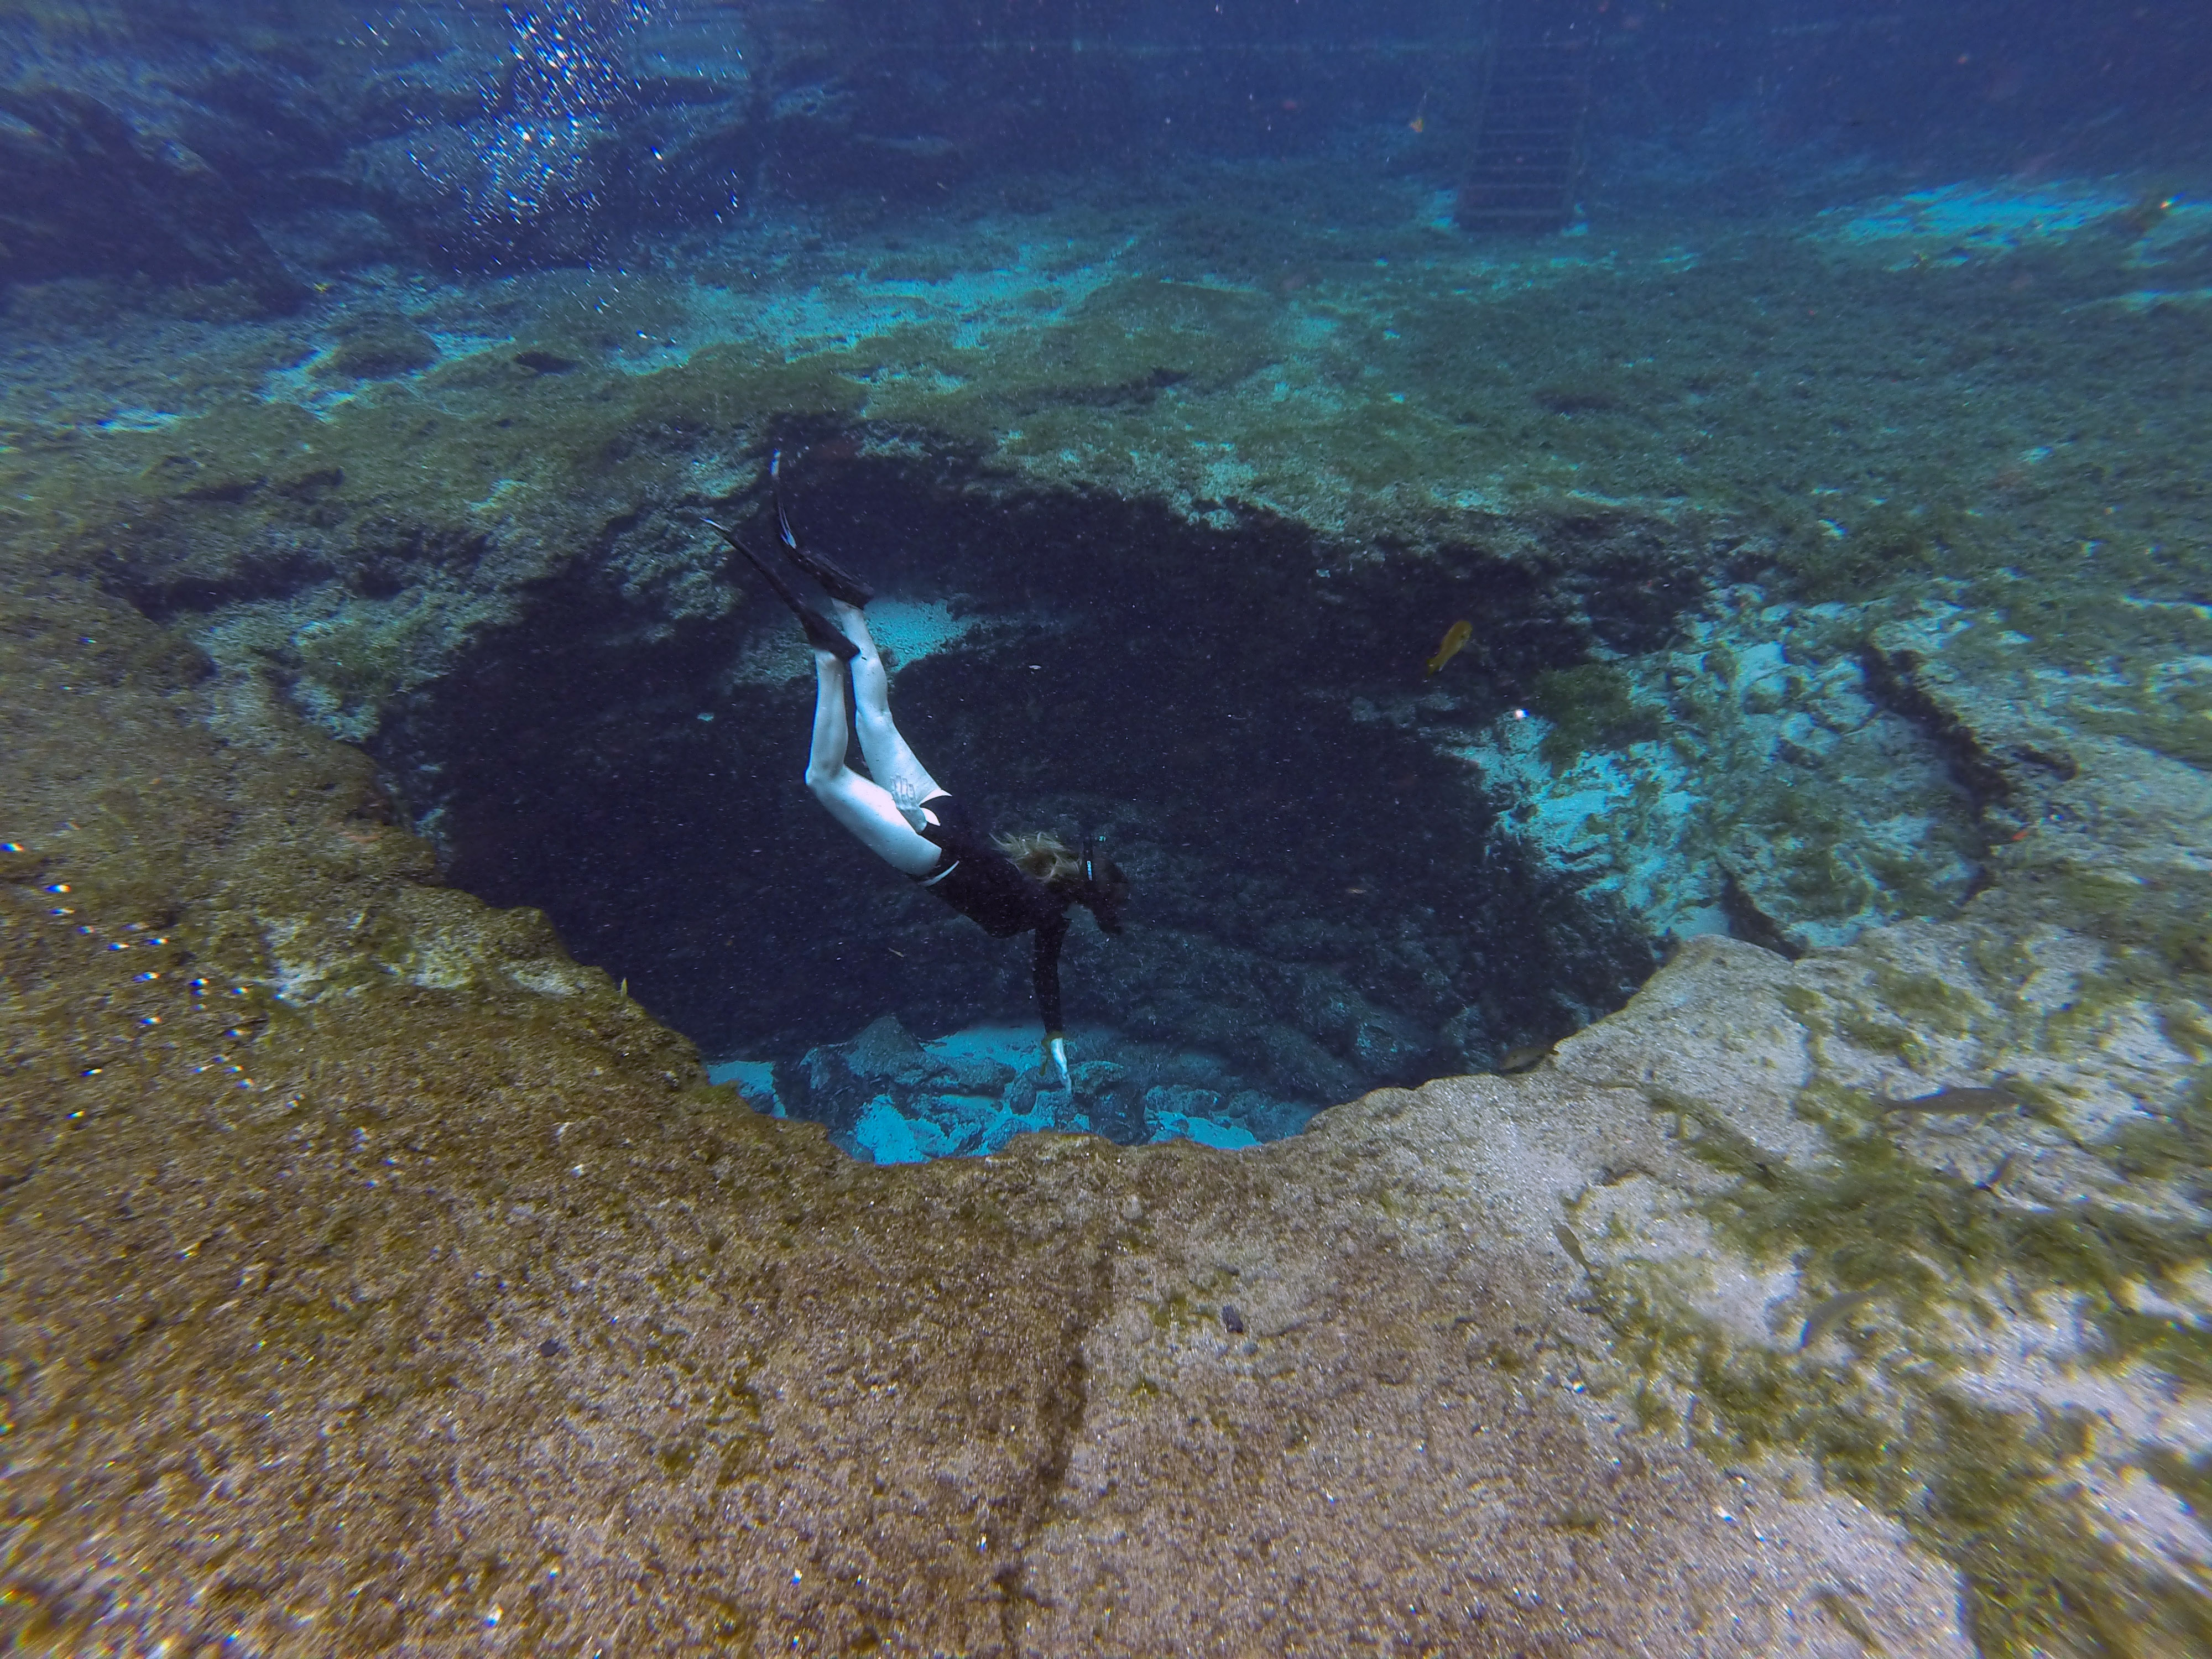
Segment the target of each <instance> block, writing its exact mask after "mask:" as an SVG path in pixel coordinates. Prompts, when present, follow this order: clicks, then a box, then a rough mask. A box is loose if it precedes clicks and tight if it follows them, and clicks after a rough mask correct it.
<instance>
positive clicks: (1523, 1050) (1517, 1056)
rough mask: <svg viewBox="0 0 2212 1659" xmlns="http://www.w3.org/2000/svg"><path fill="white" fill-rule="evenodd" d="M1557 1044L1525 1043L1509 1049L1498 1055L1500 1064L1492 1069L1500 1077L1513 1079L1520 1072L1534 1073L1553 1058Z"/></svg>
mask: <svg viewBox="0 0 2212 1659" xmlns="http://www.w3.org/2000/svg"><path fill="white" fill-rule="evenodd" d="M1558 1047H1559V1044H1558V1043H1556V1042H1524V1043H1522V1045H1521V1046H1520V1047H1519V1048H1508V1049H1507V1050H1506V1051H1505V1052H1504V1054H1500V1055H1498V1063H1497V1064H1496V1065H1494V1066H1492V1067H1491V1068H1490V1069H1491V1070H1492V1071H1493V1072H1495V1073H1498V1076H1500V1077H1511V1076H1513V1075H1514V1074H1515V1073H1518V1072H1533V1071H1534V1070H1535V1069H1536V1068H1537V1067H1538V1066H1541V1065H1542V1064H1543V1063H1544V1062H1545V1061H1546V1060H1549V1059H1550V1058H1551V1057H1552V1050H1553V1049H1554V1048H1558Z"/></svg>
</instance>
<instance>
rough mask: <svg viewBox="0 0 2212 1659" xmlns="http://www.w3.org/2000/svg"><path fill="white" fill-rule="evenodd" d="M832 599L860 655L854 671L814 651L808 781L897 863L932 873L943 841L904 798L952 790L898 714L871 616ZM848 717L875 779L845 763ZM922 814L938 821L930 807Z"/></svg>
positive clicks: (914, 872)
mask: <svg viewBox="0 0 2212 1659" xmlns="http://www.w3.org/2000/svg"><path fill="white" fill-rule="evenodd" d="M830 606H831V609H833V610H834V611H836V616H837V626H838V629H840V631H842V633H843V634H844V635H845V637H846V638H847V639H848V640H850V641H852V642H853V643H854V645H857V646H859V647H860V655H858V656H857V657H854V659H853V663H852V667H851V670H850V671H849V673H848V670H847V668H846V665H844V664H843V663H842V662H841V661H839V660H838V658H837V653H836V652H834V651H817V652H816V653H814V746H813V748H812V749H811V750H810V751H809V752H808V754H807V757H806V787H807V788H809V789H810V790H811V791H812V792H813V793H814V799H817V800H818V801H820V802H821V803H822V805H823V806H824V807H826V808H827V809H829V816H830V817H833V818H835V819H836V820H837V822H838V823H842V824H843V825H844V826H845V827H846V828H847V829H849V830H851V831H852V832H853V834H854V836H857V837H858V838H859V840H860V844H861V845H862V846H863V847H866V848H867V849H868V850H869V851H870V852H872V853H873V854H875V855H876V856H877V857H878V858H880V859H881V860H883V861H884V863H886V864H888V865H890V866H891V868H892V869H894V870H896V871H898V872H901V873H902V874H903V875H908V876H923V875H927V874H928V873H929V871H930V869H931V867H932V866H933V865H935V864H936V862H937V853H938V848H937V843H936V842H932V841H926V840H924V839H923V838H922V837H921V836H919V835H917V834H915V829H914V826H913V825H912V824H910V823H908V822H907V820H906V817H905V815H904V814H903V813H902V812H901V811H899V802H900V801H901V800H902V799H903V800H905V801H907V802H908V803H909V804H911V805H915V806H917V807H924V804H925V803H927V802H929V801H933V800H935V799H937V798H938V797H939V795H945V794H950V793H951V791H950V790H948V789H946V788H945V787H944V786H943V785H942V784H940V783H939V782H938V781H937V780H936V779H934V778H933V777H931V776H930V775H929V773H928V771H927V769H925V768H924V767H923V765H922V763H921V762H920V761H918V760H916V759H915V754H914V750H911V749H909V748H908V747H907V744H906V739H905V738H902V737H901V736H900V735H899V729H898V727H897V726H896V725H894V724H893V723H892V721H891V703H890V676H889V675H887V674H886V673H885V672H884V659H883V658H882V656H881V655H880V654H879V653H878V652H877V650H876V642H875V641H874V640H872V639H871V638H870V637H869V635H868V623H867V619H866V617H863V616H862V615H861V614H860V611H859V610H858V609H856V608H855V607H854V606H852V605H847V604H845V603H844V602H843V601H842V600H839V599H833V600H831V601H830ZM848 688H849V690H848ZM848 724H849V725H853V726H858V727H859V728H860V753H861V754H862V756H864V757H866V760H867V763H868V770H869V771H870V772H872V773H873V774H874V776H873V777H872V778H864V777H862V776H861V775H860V774H859V773H858V772H855V771H854V769H852V768H851V767H849V766H848V765H847V764H846V763H845V734H846V730H847V726H848ZM922 816H923V817H926V818H927V819H928V820H929V821H930V822H931V823H936V822H937V814H936V813H934V812H932V811H927V809H926V807H924V811H923V813H922Z"/></svg>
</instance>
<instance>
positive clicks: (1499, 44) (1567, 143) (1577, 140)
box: [1454, 22, 1593, 233]
mask: <svg viewBox="0 0 2212 1659" xmlns="http://www.w3.org/2000/svg"><path fill="white" fill-rule="evenodd" d="M1592 55H1593V54H1592V50H1591V41H1590V39H1589V34H1588V33H1585V32H1581V31H1577V30H1576V29H1575V28H1574V27H1572V25H1571V24H1569V23H1565V22H1559V23H1555V25H1554V26H1553V27H1549V28H1546V29H1543V30H1541V31H1539V32H1534V33H1518V32H1516V34H1515V35H1514V36H1513V37H1512V38H1503V37H1501V38H1498V39H1495V40H1493V41H1492V45H1491V49H1490V52H1489V53H1488V54H1487V56H1486V59H1485V63H1484V70H1483V87H1482V98H1481V101H1480V105H1479V112H1478V114H1477V116H1476V119H1475V128H1474V150H1473V154H1472V155H1470V157H1469V159H1468V168H1467V175H1466V178H1465V179H1463V180H1462V183H1461V185H1460V191H1459V203H1458V205H1457V207H1456V209H1455V211H1454V217H1455V220H1456V221H1457V222H1458V224H1459V226H1460V228H1462V230H1470V231H1522V232H1527V233H1543V232H1547V231H1555V230H1560V229H1564V228H1565V227H1566V226H1567V225H1568V224H1569V223H1571V222H1572V221H1573V218H1574V213H1575V199H1574V192H1575V179H1576V176H1577V173H1580V172H1581V170H1582V163H1583V124H1584V122H1585V121H1586V119H1587V118H1588V117H1589V91H1590V61H1591V58H1592Z"/></svg>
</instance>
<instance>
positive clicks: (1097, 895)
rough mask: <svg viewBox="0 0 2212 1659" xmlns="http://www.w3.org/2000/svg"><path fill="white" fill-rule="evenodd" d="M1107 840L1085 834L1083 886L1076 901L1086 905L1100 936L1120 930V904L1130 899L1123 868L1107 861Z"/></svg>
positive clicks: (1076, 893) (1076, 892)
mask: <svg viewBox="0 0 2212 1659" xmlns="http://www.w3.org/2000/svg"><path fill="white" fill-rule="evenodd" d="M1105 843H1106V837H1105V836H1103V835H1099V834H1096V833H1086V834H1085V836H1084V837H1083V884H1082V886H1080V887H1079V888H1077V889H1076V891H1075V898H1076V902H1078V903H1079V904H1082V905H1085V906H1086V907H1087V908H1089V909H1090V911H1091V915H1092V917H1093V918H1094V919H1096V921H1097V923H1098V928H1099V931H1100V932H1101V933H1120V932H1121V905H1122V902H1123V901H1124V900H1126V899H1127V897H1128V896H1129V878H1127V876H1125V875H1123V874H1122V873H1121V866H1120V865H1118V864H1116V863H1115V862H1114V860H1111V859H1109V858H1108V857H1107V856H1106V854H1105V852H1104V850H1103V849H1104V847H1105Z"/></svg>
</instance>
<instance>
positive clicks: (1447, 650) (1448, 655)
mask: <svg viewBox="0 0 2212 1659" xmlns="http://www.w3.org/2000/svg"><path fill="white" fill-rule="evenodd" d="M1473 638H1474V623H1471V622H1468V620H1467V619H1466V618H1465V617H1462V618H1461V619H1460V620H1459V621H1457V622H1455V623H1453V624H1452V625H1451V626H1450V627H1449V628H1447V629H1444V637H1443V643H1442V644H1440V645H1439V646H1437V654H1436V655H1435V656H1433V657H1431V658H1430V659H1429V670H1428V671H1429V673H1431V674H1439V673H1442V672H1443V666H1444V665H1445V664H1446V663H1448V662H1449V661H1450V660H1451V659H1453V658H1454V657H1456V656H1457V655H1459V653H1460V647H1462V646H1463V645H1465V644H1466V643H1467V642H1468V641H1469V640H1471V639H1473ZM1423 678H1427V677H1426V676H1423Z"/></svg>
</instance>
